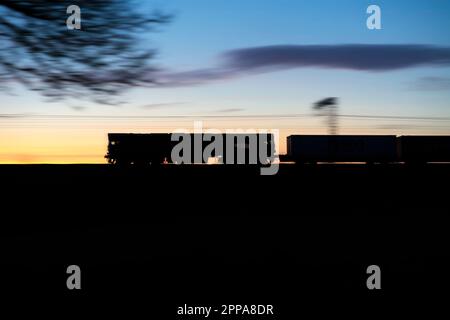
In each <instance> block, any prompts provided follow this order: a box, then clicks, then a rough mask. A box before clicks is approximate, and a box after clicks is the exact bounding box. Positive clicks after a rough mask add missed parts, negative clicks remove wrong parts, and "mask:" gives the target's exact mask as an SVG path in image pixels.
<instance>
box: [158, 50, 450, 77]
mask: <svg viewBox="0 0 450 320" xmlns="http://www.w3.org/2000/svg"><path fill="white" fill-rule="evenodd" d="M220 58H221V63H220V64H219V65H218V66H215V67H211V68H203V69H197V70H190V71H184V72H161V73H160V77H159V81H158V84H159V85H160V86H182V85H195V84H202V83H207V82H211V81H216V80H224V79H229V78H235V77H239V76H242V75H246V74H252V73H262V72H270V71H278V70H286V69H293V68H301V67H316V68H328V69H343V70H356V71H372V72H382V71H392V70H399V69H406V68H413V67H419V66H436V67H439V66H450V48H448V47H438V46H430V45H417V44H410V45H406V44H397V45H395V44H392V45H391V44H348V45H279V46H265V47H254V48H243V49H237V50H232V51H228V52H225V53H223V54H222V55H221V57H220Z"/></svg>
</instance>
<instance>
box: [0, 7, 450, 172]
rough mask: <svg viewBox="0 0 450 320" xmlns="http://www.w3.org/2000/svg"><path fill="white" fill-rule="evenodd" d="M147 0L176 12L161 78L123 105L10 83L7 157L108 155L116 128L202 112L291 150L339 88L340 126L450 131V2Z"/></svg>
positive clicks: (188, 123) (148, 40) (180, 121)
mask: <svg viewBox="0 0 450 320" xmlns="http://www.w3.org/2000/svg"><path fill="white" fill-rule="evenodd" d="M370 4H376V5H379V6H380V7H381V12H382V18H381V19H382V20H381V21H382V29H381V30H369V29H368V28H367V27H366V19H367V17H368V14H367V13H366V9H367V7H368V6H369V5H370ZM145 6H149V7H152V8H153V7H154V8H159V9H161V10H163V11H166V12H170V13H174V16H175V17H174V20H173V21H172V22H171V23H170V24H168V25H166V26H164V27H162V28H161V30H159V31H158V32H157V33H151V34H149V35H148V36H146V37H145V38H143V39H142V41H143V45H150V46H151V47H155V48H157V50H158V56H157V59H156V60H155V61H154V63H155V65H157V66H158V67H160V68H161V74H160V75H159V76H160V77H161V79H162V82H161V85H160V86H158V87H156V88H136V89H133V90H131V91H129V92H128V93H126V94H125V95H124V96H123V97H121V100H123V101H125V103H123V104H122V105H119V106H109V105H99V104H93V103H91V102H88V101H84V100H82V99H80V100H79V101H76V100H69V101H59V102H48V101H46V100H45V99H44V98H43V97H41V96H40V95H38V94H37V93H34V92H30V91H28V90H27V89H25V88H23V87H21V86H19V85H15V86H14V90H13V91H5V92H2V91H0V98H1V100H0V101H1V102H0V106H1V110H0V163H99V162H100V163H102V162H104V159H103V156H104V154H105V152H106V144H107V136H106V134H107V133H108V132H170V131H172V130H174V129H179V128H186V129H190V128H192V126H193V121H195V120H202V121H203V122H204V126H205V127H206V128H218V129H225V128H242V129H248V128H255V129H258V128H264V129H280V131H281V136H280V138H281V150H280V151H281V152H284V151H285V146H284V139H285V137H286V135H288V134H291V133H298V134H303V133H318V134H324V133H326V131H327V130H326V129H327V128H326V123H325V121H324V119H323V118H322V117H318V116H316V115H314V113H313V111H312V108H311V105H312V103H314V102H315V101H317V100H319V99H321V98H325V97H329V96H335V97H339V98H340V107H339V108H340V109H339V113H340V114H341V115H342V117H340V122H339V124H340V129H339V132H340V133H358V134H450V2H449V1H440V0H430V1H420V0H417V1H411V0H410V1H406V0H405V1H379V0H377V1H360V0H355V1H332V0H330V1H328V0H320V1H300V0H268V1H255V0H244V1H243V0H226V1H225V0H215V1H211V0H191V1H186V0H165V1H163V0H160V1H148V2H147V1H146V2H145ZM143 9H145V8H143ZM355 116H356V117H355ZM360 116H364V117H360ZM365 116H368V117H365Z"/></svg>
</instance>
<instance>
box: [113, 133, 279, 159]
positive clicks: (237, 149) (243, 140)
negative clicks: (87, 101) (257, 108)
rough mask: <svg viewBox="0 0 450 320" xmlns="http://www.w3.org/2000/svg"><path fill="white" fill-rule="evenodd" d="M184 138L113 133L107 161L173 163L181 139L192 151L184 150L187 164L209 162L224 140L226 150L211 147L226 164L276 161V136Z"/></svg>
mask: <svg viewBox="0 0 450 320" xmlns="http://www.w3.org/2000/svg"><path fill="white" fill-rule="evenodd" d="M177 135H178V136H179V137H180V139H175V141H174V140H173V139H172V134H171V133H150V134H134V133H110V134H108V140H109V143H108V152H107V154H106V156H105V158H106V159H107V160H108V162H109V163H111V164H119V165H129V164H134V165H147V164H151V165H159V164H162V163H173V162H172V151H173V150H174V148H175V147H176V146H177V145H178V144H179V143H180V140H186V139H187V140H189V141H190V143H189V144H188V148H187V149H186V148H184V149H183V150H182V152H181V153H182V156H183V158H184V163H188V164H201V163H207V162H208V158H206V157H204V156H203V154H204V152H205V149H206V148H208V146H210V145H211V144H212V143H217V139H219V140H220V141H221V144H222V148H221V150H217V149H215V148H211V147H210V148H211V149H212V152H211V157H214V158H217V159H220V161H221V163H226V164H258V165H267V164H270V163H271V162H272V161H273V159H274V158H275V144H274V138H273V134H270V133H268V134H262V133H258V134H256V133H255V134H253V133H252V134H239V133H236V134H234V133H233V134H231V133H227V134H215V135H209V134H202V133H182V134H177ZM183 153H185V154H183Z"/></svg>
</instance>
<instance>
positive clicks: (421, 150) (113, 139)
mask: <svg viewBox="0 0 450 320" xmlns="http://www.w3.org/2000/svg"><path fill="white" fill-rule="evenodd" d="M185 136H187V137H189V138H190V139H191V140H192V141H200V145H199V147H198V144H197V147H198V149H196V147H195V146H196V144H195V143H192V144H191V145H192V146H191V148H192V149H191V150H189V154H190V155H189V161H187V163H205V162H206V161H207V159H206V158H205V157H202V156H201V157H197V158H196V157H195V153H196V152H197V154H198V151H199V150H200V153H201V155H203V151H204V150H205V148H207V146H208V145H209V144H210V143H211V142H210V141H212V140H211V139H205V136H206V135H205V134H185ZM219 136H220V137H221V139H222V140H223V141H224V142H223V150H222V151H221V152H217V150H216V151H215V153H214V154H213V155H212V156H214V157H217V158H219V159H221V161H220V162H221V163H226V164H230V163H232V164H259V165H265V164H267V163H271V162H273V161H274V159H275V141H274V137H273V135H272V134H221V135H219ZM108 139H109V143H108V153H107V154H106V156H105V158H106V159H107V160H108V162H109V163H112V164H161V163H171V162H172V158H171V153H172V150H173V148H174V147H175V145H176V144H178V143H179V142H178V141H172V139H171V134H170V133H157V134H120V133H110V134H109V135H108ZM227 139H231V141H232V143H231V144H227V143H225V141H227ZM228 141H230V140H228ZM230 154H232V156H231V158H230V157H229V155H230ZM239 154H240V155H243V157H242V158H240V159H239V157H238V155H239ZM255 154H256V155H258V157H257V158H256V159H255V157H254V156H255ZM261 154H262V155H264V156H263V157H261V156H260V155H261ZM230 159H231V160H230ZM279 159H280V161H282V162H284V161H290V162H295V163H297V164H303V163H319V162H335V163H336V162H346V163H356V162H363V163H367V164H375V163H410V164H425V163H430V162H449V163H450V136H395V135H291V136H288V137H287V154H286V155H280V157H279ZM185 163H186V162H185Z"/></svg>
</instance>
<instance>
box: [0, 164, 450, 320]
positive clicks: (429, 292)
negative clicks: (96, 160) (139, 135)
mask: <svg viewBox="0 0 450 320" xmlns="http://www.w3.org/2000/svg"><path fill="white" fill-rule="evenodd" d="M449 182H450V166H448V165H438V164H436V165H428V166H421V167H413V166H400V165H392V166H364V165H319V166H298V167H297V166H294V165H283V166H281V167H280V171H279V173H278V174H277V175H275V176H260V175H259V169H258V168H245V167H223V166H194V167H184V168H183V167H178V166H164V167H161V168H159V169H152V168H147V169H146V168H128V169H124V168H114V167H111V166H106V165H67V166H66V165H61V166H59V165H48V166H44V165H42V166H0V185H1V187H0V188H1V222H0V228H1V230H0V231H1V238H0V240H1V242H0V252H1V260H0V261H1V262H0V265H1V268H2V270H1V271H2V273H1V275H2V284H1V289H2V290H4V291H5V292H13V291H14V293H11V295H10V297H19V296H21V295H29V296H32V297H33V296H36V297H43V296H48V295H49V296H52V297H58V299H63V300H65V302H66V303H69V304H75V305H77V306H80V305H81V304H84V303H85V302H88V301H90V302H92V301H95V302H96V303H100V302H99V301H101V300H104V298H105V297H107V301H108V304H107V306H105V308H106V309H105V310H108V311H111V310H115V308H120V307H123V306H125V305H126V306H127V308H129V310H136V309H143V310H144V311H145V312H147V315H148V317H149V318H152V315H153V316H155V315H158V319H166V318H167V319H173V318H176V319H201V318H202V317H201V316H200V317H177V314H176V312H177V306H184V304H188V305H192V306H202V305H203V306H212V307H213V308H220V305H221V304H233V303H234V304H273V305H274V307H275V312H276V314H277V316H276V317H269V316H268V317H265V318H267V319H275V318H276V319H279V318H281V319H284V318H288V317H287V316H288V315H291V316H292V315H294V318H301V316H302V314H303V313H304V312H305V311H306V310H309V311H313V312H315V313H316V314H317V315H320V314H322V313H328V314H331V315H336V314H337V313H340V312H342V311H345V312H354V311H355V310H356V308H357V307H358V308H360V307H366V308H367V309H366V310H368V312H374V311H375V310H384V309H385V308H386V307H387V306H389V307H394V308H396V309H397V310H398V311H400V312H403V311H405V310H409V311H411V310H412V309H411V307H414V306H415V305H416V304H415V303H419V304H420V303H423V301H424V300H423V299H425V298H430V297H431V298H433V299H435V298H438V299H439V298H441V299H444V300H443V301H445V298H446V296H448V294H447V287H446V286H447V285H448V279H447V278H448V273H449V272H450V265H449V263H448V262H449V257H450V253H449V246H448V244H449V243H450V241H449V240H450V233H449V221H450V219H449V215H450V206H449V187H448V183H449ZM71 264H76V265H79V266H80V267H81V270H82V289H81V290H80V291H76V292H75V291H69V290H68V289H67V288H66V278H67V276H68V275H67V274H66V268H67V266H69V265H71ZM373 264H375V265H378V266H380V268H381V285H382V289H381V290H379V291H369V290H368V289H367V287H366V279H367V277H368V275H367V274H366V268H367V267H368V266H369V265H373ZM49 301H50V300H49ZM51 301H54V300H51ZM112 301H115V302H114V303H113V302H112ZM129 301H130V302H131V306H129V307H128V302H129ZM403 301H405V302H403ZM435 301H436V303H439V300H435ZM361 315H362V317H364V314H361ZM210 318H217V319H244V318H245V319H249V318H248V317H242V316H241V317H225V316H222V317H221V316H220V315H218V314H216V315H213V316H210ZM251 318H252V317H250V319H251ZM262 318H264V317H262ZM289 318H290V319H292V317H289ZM253 319H255V317H253ZM258 319H259V318H258Z"/></svg>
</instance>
